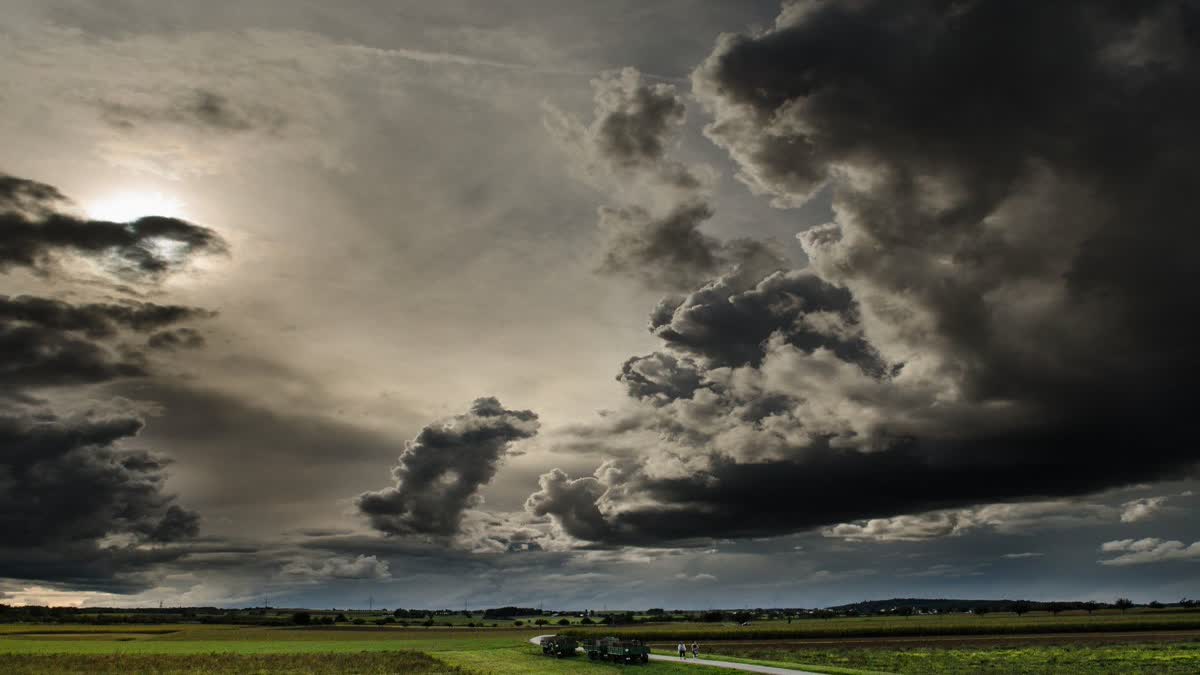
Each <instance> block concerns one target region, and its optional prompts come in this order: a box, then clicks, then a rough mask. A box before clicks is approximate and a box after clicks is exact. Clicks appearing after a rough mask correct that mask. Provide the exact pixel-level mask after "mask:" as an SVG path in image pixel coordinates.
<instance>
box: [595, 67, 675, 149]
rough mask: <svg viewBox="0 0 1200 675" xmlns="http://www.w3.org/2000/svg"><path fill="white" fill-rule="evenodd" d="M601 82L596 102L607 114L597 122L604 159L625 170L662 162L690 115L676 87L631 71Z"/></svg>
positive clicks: (596, 128) (596, 131) (599, 143)
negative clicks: (650, 80)
mask: <svg viewBox="0 0 1200 675" xmlns="http://www.w3.org/2000/svg"><path fill="white" fill-rule="evenodd" d="M598 82H599V84H598V85H597V94H596V103H597V105H601V106H603V107H604V111H605V112H604V114H602V115H601V116H599V117H598V118H597V119H596V124H595V139H596V146H597V148H598V149H599V151H600V153H601V154H602V156H603V157H604V158H606V159H607V160H608V161H610V162H612V163H614V164H616V165H617V166H620V167H624V168H633V167H654V166H656V165H657V164H658V163H660V162H662V161H663V159H664V158H665V156H666V152H667V143H668V141H669V140H670V139H671V138H672V137H673V135H674V134H675V133H676V128H677V127H679V126H681V125H682V124H683V121H684V117H685V115H686V113H687V107H686V106H684V104H683V101H682V99H680V97H679V96H678V95H677V94H676V93H675V87H673V86H671V85H669V84H650V83H646V82H642V81H641V79H640V77H639V76H638V75H637V73H636V72H634V71H631V70H626V71H624V72H622V73H621V76H620V78H616V77H613V78H609V79H607V80H599V81H598Z"/></svg>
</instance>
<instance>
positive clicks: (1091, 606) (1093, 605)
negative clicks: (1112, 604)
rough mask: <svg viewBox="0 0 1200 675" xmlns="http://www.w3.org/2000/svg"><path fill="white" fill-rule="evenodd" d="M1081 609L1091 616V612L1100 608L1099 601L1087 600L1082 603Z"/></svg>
mask: <svg viewBox="0 0 1200 675" xmlns="http://www.w3.org/2000/svg"><path fill="white" fill-rule="evenodd" d="M1083 609H1084V611H1086V612H1087V613H1088V616H1091V615H1092V612H1094V611H1096V610H1097V609H1100V603H1098V602H1096V601H1095V600H1088V601H1087V602H1085V603H1083Z"/></svg>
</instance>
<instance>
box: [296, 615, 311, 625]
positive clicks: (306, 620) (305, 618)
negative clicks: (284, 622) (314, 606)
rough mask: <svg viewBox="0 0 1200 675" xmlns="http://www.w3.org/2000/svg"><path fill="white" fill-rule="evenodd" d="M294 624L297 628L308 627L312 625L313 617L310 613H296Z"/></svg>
mask: <svg viewBox="0 0 1200 675" xmlns="http://www.w3.org/2000/svg"><path fill="white" fill-rule="evenodd" d="M292 623H294V624H296V625H297V626H307V625H308V624H310V623H312V615H311V614H309V613H308V612H296V613H295V614H293V615H292Z"/></svg>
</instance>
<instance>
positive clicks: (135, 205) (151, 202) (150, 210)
mask: <svg viewBox="0 0 1200 675" xmlns="http://www.w3.org/2000/svg"><path fill="white" fill-rule="evenodd" d="M85 210H86V211H87V215H88V217H89V218H91V219H92V220H107V221H110V222H114V223H128V222H132V221H134V220H137V219H138V218H142V217H144V216H167V217H170V218H182V217H183V202H181V201H179V200H178V199H176V198H175V197H172V196H170V195H167V194H163V193H162V192H121V193H117V194H113V195H109V196H108V197H105V198H103V199H99V200H96V201H94V202H92V203H90V204H88V205H87V206H86V209H85Z"/></svg>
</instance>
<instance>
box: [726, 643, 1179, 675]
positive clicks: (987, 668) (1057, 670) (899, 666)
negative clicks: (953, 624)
mask: <svg viewBox="0 0 1200 675" xmlns="http://www.w3.org/2000/svg"><path fill="white" fill-rule="evenodd" d="M709 653H710V654H712V655H713V658H728V660H735V659H736V660H739V661H744V662H747V663H758V664H763V665H776V666H782V667H792V668H805V669H810V670H814V671H817V672H842V673H881V672H882V673H902V674H904V675H949V674H951V673H997V674H999V673H1004V674H1005V675H1050V674H1052V673H1053V674H1055V675H1059V674H1061V675H1083V674H1084V673H1086V674H1088V675H1092V674H1097V675H1118V674H1120V675H1130V674H1145V675H1151V674H1154V675H1159V674H1161V675H1175V674H1179V675H1183V674H1184V673H1187V674H1194V673H1200V642H1143V643H1129V644H1121V645H1093V644H1065V645H1034V646H1013V647H992V648H939V647H935V646H926V647H919V646H917V647H905V648H903V649H889V648H828V649H797V648H795V647H792V646H786V645H780V646H778V647H772V646H764V645H759V646H754V647H738V646H735V645H720V646H717V647H713V648H711V649H710V650H709Z"/></svg>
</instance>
